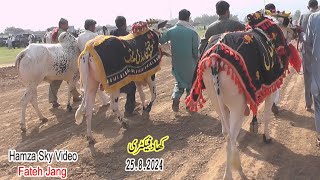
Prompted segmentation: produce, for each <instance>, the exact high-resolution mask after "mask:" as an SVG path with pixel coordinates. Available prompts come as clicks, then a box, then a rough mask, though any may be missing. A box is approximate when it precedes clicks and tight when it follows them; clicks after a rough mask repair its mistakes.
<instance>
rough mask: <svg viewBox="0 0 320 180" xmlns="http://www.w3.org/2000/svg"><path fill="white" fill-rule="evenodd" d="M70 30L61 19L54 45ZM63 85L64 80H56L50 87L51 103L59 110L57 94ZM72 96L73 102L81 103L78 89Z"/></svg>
mask: <svg viewBox="0 0 320 180" xmlns="http://www.w3.org/2000/svg"><path fill="white" fill-rule="evenodd" d="M68 28H69V25H68V21H67V20H66V19H64V18H61V19H60V21H59V28H58V29H55V30H54V31H53V34H52V43H59V41H58V37H59V35H60V34H61V33H62V32H67V30H68ZM61 83H62V80H55V81H52V82H51V83H50V87H49V103H51V104H52V107H53V108H57V107H59V106H60V104H59V103H58V102H57V100H58V98H57V94H58V90H59V88H60V86H61ZM71 94H72V96H73V102H79V101H81V96H80V93H79V92H78V91H77V89H76V88H74V89H73V90H72V91H71Z"/></svg>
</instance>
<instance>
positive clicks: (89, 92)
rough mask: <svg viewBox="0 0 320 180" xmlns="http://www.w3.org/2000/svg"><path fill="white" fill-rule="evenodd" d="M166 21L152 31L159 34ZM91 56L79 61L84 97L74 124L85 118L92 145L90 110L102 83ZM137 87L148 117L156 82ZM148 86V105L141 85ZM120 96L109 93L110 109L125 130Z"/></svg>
mask: <svg viewBox="0 0 320 180" xmlns="http://www.w3.org/2000/svg"><path fill="white" fill-rule="evenodd" d="M166 23H167V21H164V22H162V23H159V24H156V27H153V28H152V29H153V30H154V31H155V32H157V34H158V33H159V32H158V30H159V29H160V28H162V27H164V26H165V24H166ZM91 58H92V56H91V55H90V54H89V53H86V54H85V55H84V56H83V57H82V59H80V65H79V72H80V75H81V80H82V81H81V83H82V87H83V88H84V97H83V100H82V103H81V105H80V106H79V108H78V110H77V111H76V114H75V119H76V123H77V124H80V123H82V120H83V117H85V119H86V121H87V139H88V142H89V143H94V138H93V136H92V132H91V119H92V109H93V106H94V100H95V96H96V92H97V89H98V86H99V83H101V82H102V79H100V76H99V74H98V72H99V71H98V67H97V66H96V64H95V63H94V62H93V61H92V59H91ZM135 83H136V86H137V90H138V92H139V95H140V99H141V101H142V106H143V115H146V116H147V117H148V115H149V112H150V111H151V108H152V105H153V103H154V101H155V99H156V82H155V76H154V75H153V76H150V77H147V78H146V79H144V80H143V82H135ZM144 84H148V86H149V89H150V93H151V100H150V102H149V103H148V104H145V94H144V92H143V89H142V87H143V85H144ZM119 95H120V89H118V90H116V91H115V92H113V93H111V95H110V98H111V107H112V110H113V112H115V113H116V115H117V118H118V120H119V122H120V124H121V126H122V127H123V128H125V129H127V128H128V123H127V122H126V121H124V119H123V117H122V115H121V114H120V111H119V108H118V100H119Z"/></svg>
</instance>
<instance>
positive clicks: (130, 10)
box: [0, 0, 308, 32]
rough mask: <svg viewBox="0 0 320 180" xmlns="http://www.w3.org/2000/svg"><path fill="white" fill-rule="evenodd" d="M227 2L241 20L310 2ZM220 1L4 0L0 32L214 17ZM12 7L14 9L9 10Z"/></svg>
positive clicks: (234, 0)
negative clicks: (186, 14) (120, 19)
mask: <svg viewBox="0 0 320 180" xmlns="http://www.w3.org/2000/svg"><path fill="white" fill-rule="evenodd" d="M265 1H266V2H264V1H263V0H227V2H228V3H229V4H230V11H231V13H232V14H235V15H238V17H239V19H240V20H243V19H244V17H245V16H246V15H247V14H249V13H252V12H255V11H257V10H259V9H262V8H263V7H264V4H265V3H274V4H275V5H276V7H277V9H278V10H281V11H282V10H286V11H291V12H292V14H293V13H294V12H295V11H296V10H298V9H299V10H301V11H302V12H305V11H307V8H306V6H307V3H308V0H278V1H270V0H265ZM217 2H218V1H217V0H157V1H155V0H113V1H110V0H85V1H84V0H77V1H75V0H49V1H48V0H5V1H2V2H1V7H2V8H1V14H2V17H1V18H0V32H3V31H4V29H5V28H6V27H10V26H14V27H19V28H23V29H31V30H34V31H36V30H45V29H46V28H48V27H52V26H58V21H59V19H60V18H61V17H63V18H66V19H67V20H68V21H69V25H70V26H75V28H83V25H84V21H85V20H86V19H90V18H91V19H94V20H96V21H97V24H98V25H107V24H110V25H115V22H114V19H115V18H116V16H118V15H122V16H125V17H126V19H127V24H132V23H134V22H136V21H140V20H145V19H149V18H159V19H164V20H170V12H171V14H172V16H171V17H172V18H177V17H178V12H179V11H180V10H181V9H188V10H189V11H190V12H191V17H192V18H195V17H197V16H201V15H202V14H208V15H214V14H215V4H216V3H217ZM8 7H11V8H8Z"/></svg>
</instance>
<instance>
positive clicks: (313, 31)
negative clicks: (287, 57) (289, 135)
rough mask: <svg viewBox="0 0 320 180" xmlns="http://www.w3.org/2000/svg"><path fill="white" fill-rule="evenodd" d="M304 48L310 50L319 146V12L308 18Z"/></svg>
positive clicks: (319, 144) (318, 142)
mask: <svg viewBox="0 0 320 180" xmlns="http://www.w3.org/2000/svg"><path fill="white" fill-rule="evenodd" d="M304 45H305V48H306V49H310V52H311V53H312V57H311V94H312V95H313V101H314V111H315V124H316V131H317V141H316V142H317V146H320V48H319V47H320V12H319V11H318V12H316V13H312V14H311V15H310V17H309V21H308V25H307V31H306V40H305V43H304Z"/></svg>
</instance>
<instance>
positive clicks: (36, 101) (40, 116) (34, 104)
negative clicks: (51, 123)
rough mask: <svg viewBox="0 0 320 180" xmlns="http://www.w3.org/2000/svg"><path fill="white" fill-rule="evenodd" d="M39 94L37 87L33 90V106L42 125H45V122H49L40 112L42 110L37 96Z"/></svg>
mask: <svg viewBox="0 0 320 180" xmlns="http://www.w3.org/2000/svg"><path fill="white" fill-rule="evenodd" d="M37 94H38V93H37V87H35V88H32V90H31V104H32V106H33V108H34V110H35V111H36V113H37V115H38V117H39V119H40V121H41V122H42V123H45V122H48V119H47V118H45V117H44V116H43V115H42V113H41V111H40V109H39V106H38V95H37Z"/></svg>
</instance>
